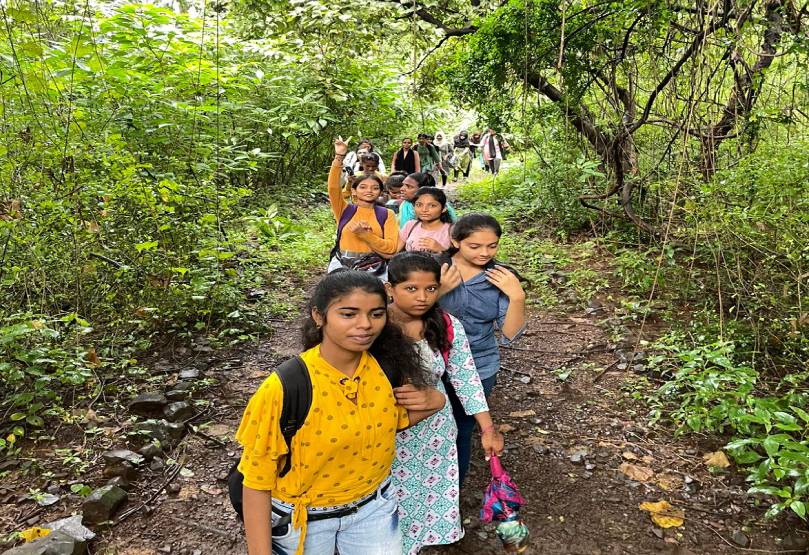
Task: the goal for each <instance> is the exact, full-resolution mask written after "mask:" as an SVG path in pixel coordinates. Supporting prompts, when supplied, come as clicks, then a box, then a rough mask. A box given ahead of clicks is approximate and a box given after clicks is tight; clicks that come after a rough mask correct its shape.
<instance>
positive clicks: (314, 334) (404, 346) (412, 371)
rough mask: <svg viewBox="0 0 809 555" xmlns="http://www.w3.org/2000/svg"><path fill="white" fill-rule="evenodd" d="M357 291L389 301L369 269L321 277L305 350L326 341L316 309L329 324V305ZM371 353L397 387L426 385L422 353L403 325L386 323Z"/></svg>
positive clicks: (303, 335)
mask: <svg viewBox="0 0 809 555" xmlns="http://www.w3.org/2000/svg"><path fill="white" fill-rule="evenodd" d="M357 290H359V291H363V292H365V293H369V294H372V295H379V298H380V299H382V302H383V303H384V304H385V306H387V304H388V295H387V294H386V292H385V286H384V285H382V282H381V281H379V279H377V278H375V277H374V276H372V275H370V274H368V273H366V272H358V271H355V270H349V271H344V272H335V273H333V274H329V275H327V276H326V277H324V278H323V279H321V280H320V283H318V284H317V287H315V292H314V293H313V294H312V299H311V300H310V301H309V312H308V316H309V317H308V318H307V319H306V322H304V324H303V331H302V333H301V342H302V343H303V348H304V349H306V350H308V349H311V348H312V347H315V346H317V345H319V344H320V343H322V342H323V331H322V330H321V329H320V328H318V327H317V324H316V323H315V320H314V318H312V310H313V309H317V311H318V312H320V313H321V314H322V315H323V318H324V320H323V323H324V325H326V320H325V318H326V313H327V312H328V310H329V306H331V305H332V303H334V302H335V301H336V300H337V299H339V298H340V297H344V296H346V295H349V294H350V293H352V292H354V291H357ZM368 352H369V353H370V354H371V355H373V357H374V358H375V359H376V361H377V362H378V363H379V366H381V367H382V371H383V372H384V373H385V376H387V378H388V381H389V382H390V384H391V385H392V386H393V387H399V386H401V385H404V384H406V383H412V384H414V385H425V384H426V383H427V382H426V379H425V376H424V370H423V369H422V367H421V359H420V358H419V355H418V352H417V351H416V349H415V348H414V346H413V344H412V343H411V342H410V341H409V340H408V339H407V337H406V336H405V334H404V333H403V332H402V330H401V328H400V327H399V326H397V325H396V324H394V323H393V322H391V321H390V320H387V321H386V322H385V327H384V328H382V333H380V334H379V337H377V338H376V340H375V341H374V342H373V344H372V345H371V347H370V348H369V349H368Z"/></svg>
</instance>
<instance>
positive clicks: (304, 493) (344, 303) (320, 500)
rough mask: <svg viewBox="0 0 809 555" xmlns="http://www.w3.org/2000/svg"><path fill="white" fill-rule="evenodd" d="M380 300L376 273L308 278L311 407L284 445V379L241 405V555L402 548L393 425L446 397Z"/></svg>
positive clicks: (363, 553)
mask: <svg viewBox="0 0 809 555" xmlns="http://www.w3.org/2000/svg"><path fill="white" fill-rule="evenodd" d="M387 300H388V297H387V295H386V293H385V289H384V286H383V285H382V282H381V281H379V280H378V279H377V278H375V277H373V276H372V275H370V274H367V273H364V272H353V271H347V272H339V273H335V274H332V275H329V276H326V277H325V278H323V280H322V281H321V282H320V283H319V284H318V286H317V288H316V290H315V293H314V296H313V297H312V300H311V303H310V317H309V319H308V320H307V322H306V323H305V324H304V329H303V346H304V348H305V349H306V351H305V352H304V353H302V355H301V358H302V359H303V361H304V362H305V364H306V367H307V369H308V372H309V376H310V377H311V381H312V405H311V407H310V409H309V412H308V414H307V416H306V419H305V420H304V423H303V425H302V427H301V428H300V429H299V430H298V432H297V433H296V434H295V436H294V438H293V439H292V444H291V449H287V446H286V443H285V441H284V438H283V434H282V433H281V429H280V417H281V406H282V404H283V388H282V386H281V383H280V380H279V379H278V377H277V376H276V375H275V374H272V375H271V376H270V377H269V378H267V379H266V380H265V382H264V383H263V384H262V385H261V387H260V388H259V389H258V391H257V392H256V393H255V395H253V397H252V399H251V400H250V402H249V404H248V405H247V408H246V409H245V413H244V416H243V418H242V422H241V425H240V426H239V430H238V432H237V434H236V439H237V440H238V441H239V442H240V443H241V444H242V445H243V446H244V452H243V454H242V459H241V462H240V463H239V470H240V471H241V472H242V474H244V486H243V498H244V526H245V531H246V533H247V544H248V549H249V553H250V555H270V554H271V553H274V554H280V555H292V553H297V554H301V553H304V551H305V553H306V555H333V553H334V549H335V547H336V548H337V550H338V551H339V552H340V553H346V554H350V555H384V554H390V555H398V554H400V553H401V545H402V542H401V535H400V532H399V524H398V517H397V501H396V499H395V497H394V495H393V491H392V488H390V487H389V482H390V479H389V475H390V469H391V464H392V462H393V459H394V456H395V440H396V432H397V430H401V429H404V428H406V427H408V426H411V425H413V424H416V423H418V422H420V421H421V420H423V419H425V418H427V417H429V416H430V415H432V414H433V413H435V412H436V411H437V410H439V409H440V408H441V407H443V406H444V404H445V401H446V397H445V396H444V394H442V393H440V392H439V391H437V390H435V389H433V388H428V387H426V386H424V385H423V384H424V383H425V381H426V380H425V376H424V374H423V370H422V369H421V364H420V359H419V357H418V354H417V353H416V351H415V350H414V348H413V347H412V345H411V344H410V343H409V342H408V340H407V339H406V338H405V337H404V335H403V334H402V331H401V330H400V329H399V328H398V327H397V326H396V325H395V324H392V323H389V322H388V320H387ZM290 451H291V453H290ZM290 454H291V468H290V470H289V472H288V473H287V474H285V475H284V476H283V477H281V476H279V471H280V469H281V468H282V467H283V463H284V462H285V457H288V456H290Z"/></svg>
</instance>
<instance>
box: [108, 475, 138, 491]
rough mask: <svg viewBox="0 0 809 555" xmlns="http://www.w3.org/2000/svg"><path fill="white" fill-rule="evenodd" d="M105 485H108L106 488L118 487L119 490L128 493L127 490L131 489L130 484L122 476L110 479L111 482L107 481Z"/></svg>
mask: <svg viewBox="0 0 809 555" xmlns="http://www.w3.org/2000/svg"><path fill="white" fill-rule="evenodd" d="M106 485H108V486H118V487H119V488H121V489H124V490H126V491H129V488H131V487H132V482H130V481H129V480H127V479H126V478H124V477H123V476H116V477H115V478H112V479H111V480H107V484H106Z"/></svg>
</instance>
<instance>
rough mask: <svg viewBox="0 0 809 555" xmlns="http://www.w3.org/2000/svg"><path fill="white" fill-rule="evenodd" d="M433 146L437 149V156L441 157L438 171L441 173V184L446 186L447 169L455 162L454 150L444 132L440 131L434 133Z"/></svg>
mask: <svg viewBox="0 0 809 555" xmlns="http://www.w3.org/2000/svg"><path fill="white" fill-rule="evenodd" d="M433 146H435V148H436V149H437V150H438V156H439V157H440V158H441V164H439V166H438V171H439V173H440V175H441V186H442V187H446V186H447V177H448V176H449V170H450V169H451V168H453V167H454V166H455V164H456V160H455V152H454V150H453V148H452V145H451V144H450V142H449V141H448V140H446V138H445V137H444V133H442V132H441V131H439V132H438V133H436V134H435V142H434V143H433Z"/></svg>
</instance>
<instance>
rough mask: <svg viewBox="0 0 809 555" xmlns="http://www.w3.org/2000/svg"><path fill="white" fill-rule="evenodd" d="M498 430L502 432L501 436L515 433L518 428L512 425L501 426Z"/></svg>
mask: <svg viewBox="0 0 809 555" xmlns="http://www.w3.org/2000/svg"><path fill="white" fill-rule="evenodd" d="M497 429H498V430H499V431H500V433H501V434H505V433H508V432H513V431H514V430H516V429H517V428H515V427H514V426H512V425H511V424H500V425H499V426H498V427H497Z"/></svg>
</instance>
